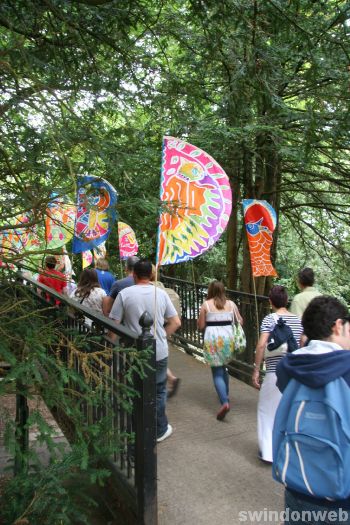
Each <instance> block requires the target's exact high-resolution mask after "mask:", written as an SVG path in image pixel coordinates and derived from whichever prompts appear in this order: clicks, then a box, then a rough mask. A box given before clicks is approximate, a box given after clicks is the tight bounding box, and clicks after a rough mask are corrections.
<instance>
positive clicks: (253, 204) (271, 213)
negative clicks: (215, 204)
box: [242, 199, 277, 277]
mask: <svg viewBox="0 0 350 525" xmlns="http://www.w3.org/2000/svg"><path fill="white" fill-rule="evenodd" d="M242 204H243V214H244V223H245V227H246V231H247V237H248V244H249V251H250V261H251V265H252V273H253V276H254V277H260V276H262V275H264V276H268V275H271V276H277V272H276V270H275V269H274V267H273V266H272V263H271V259H270V250H271V245H272V241H273V239H272V232H273V231H274V229H275V227H276V221H277V218H276V212H275V210H274V209H273V207H272V206H271V204H269V203H268V202H266V201H259V200H256V199H244V200H243V203H242Z"/></svg>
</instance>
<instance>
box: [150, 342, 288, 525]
mask: <svg viewBox="0 0 350 525" xmlns="http://www.w3.org/2000/svg"><path fill="white" fill-rule="evenodd" d="M169 362H170V367H171V369H172V370H173V372H174V373H175V374H176V375H177V376H178V377H180V378H181V380H182V381H181V384H180V388H179V391H178V394H177V395H176V397H174V398H172V399H170V400H169V402H168V408H167V413H168V417H169V422H170V423H171V424H172V426H173V428H174V433H173V435H172V436H171V437H169V438H168V439H167V440H165V441H164V442H162V443H160V444H159V445H158V480H159V481H158V506H159V525H207V524H208V525H213V524H215V523H219V524H220V525H232V524H236V523H237V524H238V523H242V522H243V520H240V517H241V518H244V517H246V520H245V522H246V523H254V522H255V523H259V524H260V525H263V524H265V523H272V521H271V520H269V519H264V517H265V518H266V517H267V516H266V515H267V513H266V512H265V516H264V515H262V516H261V519H260V520H256V521H254V519H253V518H251V517H250V516H249V515H248V514H241V515H239V513H240V512H243V513H244V512H247V511H254V510H256V511H262V512H264V509H267V511H278V512H280V511H282V510H283V487H282V486H281V485H279V484H278V483H276V482H274V481H273V480H272V476H271V467H270V466H269V465H267V464H264V463H262V462H261V461H260V460H259V459H258V458H257V453H258V448H257V438H256V404H257V399H258V392H257V391H256V390H254V389H253V388H252V387H250V386H248V385H246V384H245V383H242V382H240V381H238V380H236V379H232V378H230V396H231V411H230V412H229V414H228V415H227V416H226V419H225V420H224V421H223V422H219V421H217V420H216V418H215V415H216V412H217V410H218V408H219V405H218V400H217V396H216V392H215V390H214V387H213V385H212V378H211V373H210V369H209V367H207V366H205V365H204V364H202V363H201V362H199V361H198V360H196V359H194V358H193V357H191V356H188V355H187V354H184V353H183V352H182V351H180V350H179V349H176V348H175V347H173V348H172V349H171V352H170V359H169ZM273 516H274V515H273ZM273 522H275V523H277V524H278V523H279V521H275V520H274V521H273Z"/></svg>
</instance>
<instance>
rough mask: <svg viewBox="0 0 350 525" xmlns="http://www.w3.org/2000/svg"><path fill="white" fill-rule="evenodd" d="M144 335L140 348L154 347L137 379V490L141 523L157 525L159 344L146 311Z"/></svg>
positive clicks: (143, 315)
mask: <svg viewBox="0 0 350 525" xmlns="http://www.w3.org/2000/svg"><path fill="white" fill-rule="evenodd" d="M139 323H140V326H141V327H142V334H141V335H140V337H139V338H138V341H137V349H138V350H144V349H146V348H150V347H151V348H152V349H153V351H152V353H151V356H150V358H149V361H148V363H149V365H150V367H151V370H150V369H147V370H146V374H147V377H145V378H144V379H142V378H141V377H139V376H137V378H136V385H135V386H136V389H137V391H138V392H139V394H140V397H138V398H136V413H135V456H136V457H135V459H136V461H135V483H136V489H137V499H138V511H139V524H140V525H141V524H142V525H156V524H157V523H158V516H157V514H158V509H157V452H156V444H157V442H156V421H157V420H156V345H155V339H154V338H153V337H152V334H151V332H150V330H151V326H152V325H153V319H152V317H151V315H150V314H149V313H148V312H144V313H143V314H142V316H141V317H140V320H139Z"/></svg>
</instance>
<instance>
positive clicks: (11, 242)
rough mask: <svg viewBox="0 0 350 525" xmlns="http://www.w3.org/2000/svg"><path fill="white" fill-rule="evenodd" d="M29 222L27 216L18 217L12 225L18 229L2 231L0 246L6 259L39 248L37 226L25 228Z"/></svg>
mask: <svg viewBox="0 0 350 525" xmlns="http://www.w3.org/2000/svg"><path fill="white" fill-rule="evenodd" d="M31 220H32V218H31V216H30V215H29V214H22V215H18V216H17V217H16V218H15V220H14V225H15V226H18V227H17V228H11V229H8V230H3V231H2V234H1V239H2V243H1V244H2V248H3V251H4V254H5V253H6V254H7V256H8V257H11V255H15V254H20V253H24V252H25V251H27V250H32V249H33V248H39V247H40V239H39V237H38V231H37V226H36V225H31V226H26V224H29V223H30V222H31Z"/></svg>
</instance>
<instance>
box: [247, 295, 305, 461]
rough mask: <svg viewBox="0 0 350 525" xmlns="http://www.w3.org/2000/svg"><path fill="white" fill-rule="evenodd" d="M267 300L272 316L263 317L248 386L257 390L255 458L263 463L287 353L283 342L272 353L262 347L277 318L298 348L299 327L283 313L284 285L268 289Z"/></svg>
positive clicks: (292, 317)
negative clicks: (279, 366) (279, 369)
mask: <svg viewBox="0 0 350 525" xmlns="http://www.w3.org/2000/svg"><path fill="white" fill-rule="evenodd" d="M269 299H270V305H271V308H272V310H273V313H272V314H268V315H266V316H265V317H264V319H263V320H262V323H261V328H260V338H259V341H258V344H257V346H256V350H255V363H254V371H253V376H252V383H253V386H254V387H255V388H258V389H260V392H259V401H258V443H259V457H260V459H262V460H264V461H267V462H272V428H273V423H274V419H275V414H276V410H277V407H278V404H279V402H280V399H281V397H282V394H281V392H280V391H279V390H278V388H277V386H276V379H277V378H276V366H277V364H278V363H279V361H280V360H281V359H282V357H283V356H284V355H285V354H286V352H287V343H283V344H282V345H281V346H280V347H279V348H277V349H276V350H272V351H268V350H266V345H267V342H268V339H269V335H270V333H271V332H272V331H273V329H274V328H275V325H276V323H277V321H278V319H279V318H280V317H281V318H282V319H283V321H285V323H286V325H287V326H289V327H290V329H291V330H292V332H293V335H294V338H295V340H296V342H297V344H298V346H300V337H301V335H302V332H303V327H302V324H301V320H300V319H299V317H297V316H296V315H294V314H292V313H291V312H289V311H288V310H287V304H288V294H287V290H286V289H285V287H284V286H280V285H275V286H273V287H272V288H271V290H270V294H269ZM263 361H265V365H266V373H265V377H264V381H263V383H262V385H261V386H260V367H261V365H262V363H263Z"/></svg>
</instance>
